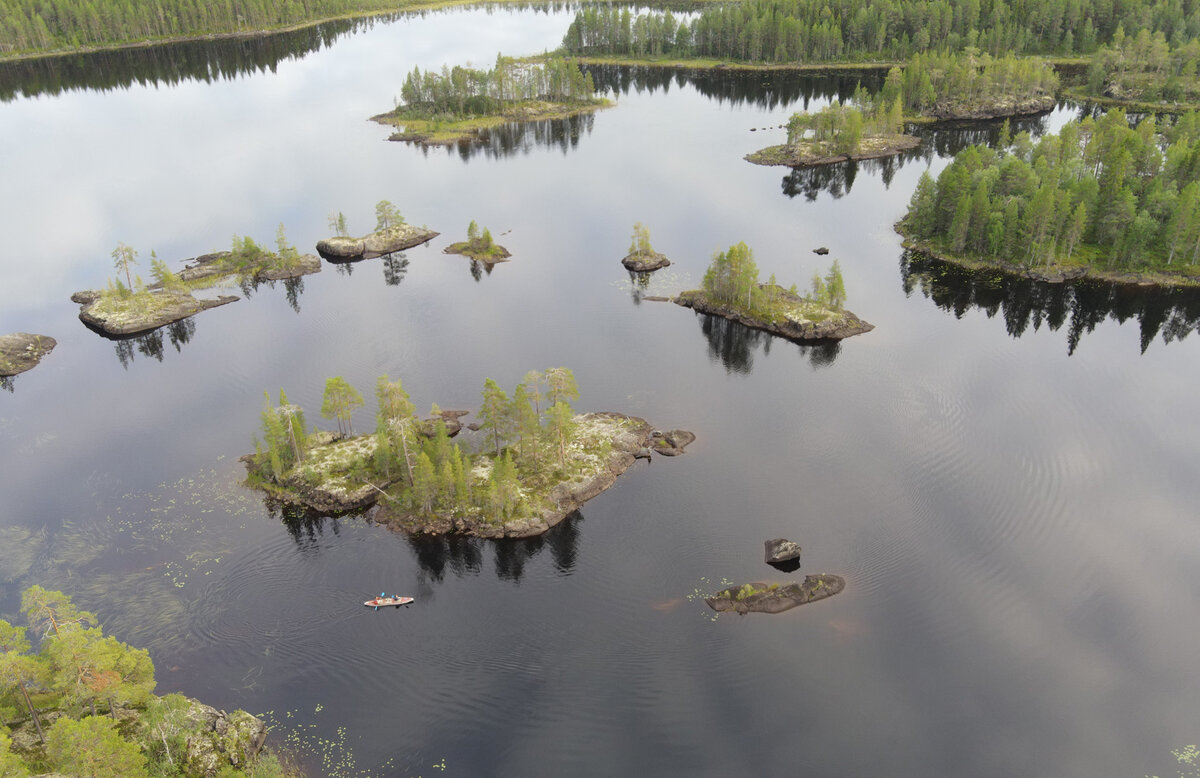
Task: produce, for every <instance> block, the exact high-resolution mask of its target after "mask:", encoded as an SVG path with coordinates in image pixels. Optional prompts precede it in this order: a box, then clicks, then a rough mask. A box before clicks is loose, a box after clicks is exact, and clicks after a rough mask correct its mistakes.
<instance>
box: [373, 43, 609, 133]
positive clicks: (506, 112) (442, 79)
mask: <svg viewBox="0 0 1200 778" xmlns="http://www.w3.org/2000/svg"><path fill="white" fill-rule="evenodd" d="M400 94H401V96H402V97H403V98H404V103H403V104H402V105H398V106H396V108H394V109H393V110H391V111H388V112H387V113H382V114H379V115H378V116H373V117H371V119H372V121H375V122H379V123H380V124H388V125H393V126H397V127H399V128H401V129H399V130H397V131H396V132H394V133H392V135H391V136H390V137H389V138H388V140H393V141H404V142H408V143H418V144H420V145H422V146H433V145H451V144H454V143H459V142H471V141H475V140H479V139H481V138H482V137H483V135H484V133H486V132H487V131H488V130H489V129H490V128H493V127H499V126H502V125H504V124H508V123H513V122H535V121H545V120H548V119H565V118H567V117H570V116H576V115H578V114H583V113H591V112H592V111H596V110H599V109H601V108H605V107H607V106H609V105H611V103H610V102H609V101H608V100H606V99H604V98H602V97H599V96H597V95H596V88H595V85H594V84H593V83H592V76H591V74H590V73H584V72H583V71H582V70H580V68H579V65H578V64H576V63H575V61H574V60H568V59H564V58H562V57H550V58H549V59H547V60H546V61H545V62H527V61H521V62H519V61H517V60H515V59H513V58H511V57H504V56H500V57H497V58H496V66H495V68H493V69H492V70H487V71H484V70H475V69H472V68H463V67H459V66H455V67H454V68H452V69H451V70H449V71H448V72H445V71H444V72H442V73H438V72H436V71H433V70H429V71H425V72H422V71H421V70H420V69H419V68H414V69H413V72H412V73H410V74H409V75H408V77H407V79H406V80H405V82H404V86H403V87H402V88H401V90H400Z"/></svg>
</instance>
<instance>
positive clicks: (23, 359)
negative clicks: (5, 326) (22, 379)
mask: <svg viewBox="0 0 1200 778" xmlns="http://www.w3.org/2000/svg"><path fill="white" fill-rule="evenodd" d="M57 345H58V341H56V340H55V339H54V338H52V337H50V336H49V335H31V334H29V333H28V332H17V333H13V334H11V335H0V378H10V377H12V376H15V375H20V374H21V373H24V372H25V371H26V370H32V369H33V368H35V367H37V364H38V363H39V362H41V361H42V357H44V356H46V355H47V354H49V353H50V352H51V351H53V350H54V347H55V346H57Z"/></svg>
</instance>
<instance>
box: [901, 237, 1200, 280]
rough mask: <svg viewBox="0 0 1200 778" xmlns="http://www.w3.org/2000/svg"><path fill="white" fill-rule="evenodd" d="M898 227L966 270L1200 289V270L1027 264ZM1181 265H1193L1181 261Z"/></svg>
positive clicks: (914, 246) (922, 248) (915, 245)
mask: <svg viewBox="0 0 1200 778" xmlns="http://www.w3.org/2000/svg"><path fill="white" fill-rule="evenodd" d="M894 227H895V230H896V232H897V233H899V234H900V236H901V237H902V238H903V240H902V241H901V243H900V245H901V246H903V247H904V248H906V249H909V250H910V251H917V252H920V253H922V254H925V255H926V256H928V257H931V258H933V259H936V260H939V261H941V262H945V263H947V264H950V265H954V266H956V267H960V268H963V269H964V270H972V271H982V270H989V271H994V272H999V273H1005V274H1007V275H1011V276H1016V277H1019V278H1028V279H1031V280H1033V281H1042V282H1044V283H1048V284H1062V283H1067V282H1069V281H1082V280H1090V281H1103V282H1105V283H1110V284H1116V285H1121V286H1139V287H1157V288H1161V289H1197V288H1200V270H1198V272H1197V273H1196V274H1195V275H1185V274H1174V273H1164V272H1161V271H1156V270H1145V271H1137V270H1116V269H1108V268H1097V267H1095V266H1093V265H1062V264H1057V263H1056V264H1042V265H1034V266H1025V265H1019V264H1013V263H1009V262H998V261H993V260H986V259H975V258H972V257H960V256H956V255H954V254H951V253H950V252H947V251H946V250H945V249H943V248H941V247H939V246H935V245H934V244H932V243H930V242H929V241H926V240H917V239H915V238H910V237H909V236H908V235H906V234H905V233H904V231H903V230H902V229H901V226H900V224H899V223H897V224H896V225H895V226H894ZM1180 267H1191V266H1190V265H1180Z"/></svg>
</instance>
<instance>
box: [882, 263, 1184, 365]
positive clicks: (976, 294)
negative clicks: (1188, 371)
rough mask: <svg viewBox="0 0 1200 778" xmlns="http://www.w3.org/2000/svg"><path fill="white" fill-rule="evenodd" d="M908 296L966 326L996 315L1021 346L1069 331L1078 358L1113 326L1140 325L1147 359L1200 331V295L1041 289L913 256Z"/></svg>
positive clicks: (1098, 286) (1087, 285)
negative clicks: (1038, 335) (969, 319)
mask: <svg viewBox="0 0 1200 778" xmlns="http://www.w3.org/2000/svg"><path fill="white" fill-rule="evenodd" d="M900 281H901V284H902V285H903V288H904V293H905V294H906V295H909V296H911V295H912V293H913V292H914V291H920V293H921V294H922V295H923V296H924V297H925V298H926V299H929V300H932V301H933V302H934V304H935V305H937V307H939V308H941V309H942V310H944V311H948V312H949V313H951V314H953V315H954V317H955V318H958V319H961V318H962V317H963V316H964V315H965V314H966V313H967V312H968V311H970V310H972V309H979V310H981V311H983V312H984V314H985V315H986V316H987V317H988V318H989V319H991V318H995V317H996V315H997V314H999V315H1000V318H1001V319H1003V321H1004V326H1005V329H1006V331H1007V332H1008V334H1009V335H1011V336H1012V337H1014V338H1019V337H1021V336H1022V335H1024V334H1025V333H1026V332H1027V331H1029V329H1030V327H1032V328H1033V331H1034V332H1037V331H1038V330H1039V329H1040V328H1041V327H1042V325H1043V324H1045V325H1046V326H1047V327H1048V328H1049V329H1050V331H1051V332H1057V331H1058V330H1059V329H1061V328H1062V327H1063V325H1064V324H1066V325H1067V353H1068V354H1074V353H1075V349H1076V348H1078V347H1079V342H1080V340H1081V339H1082V338H1083V336H1084V335H1085V334H1086V333H1089V332H1092V331H1093V330H1095V329H1096V327H1097V325H1099V324H1101V323H1103V322H1104V321H1105V320H1108V319H1111V320H1112V321H1115V322H1117V323H1122V324H1123V323H1124V322H1126V321H1129V320H1131V319H1132V320H1136V321H1137V322H1138V326H1139V328H1140V332H1141V338H1140V348H1141V351H1142V353H1143V354H1144V353H1145V352H1146V350H1147V349H1148V348H1149V347H1150V344H1151V343H1153V342H1154V339H1155V337H1157V336H1158V335H1160V334H1161V335H1162V342H1163V343H1164V344H1169V343H1173V342H1175V341H1178V340H1183V339H1184V338H1186V337H1187V336H1188V335H1189V334H1191V333H1192V332H1193V331H1194V330H1196V329H1197V328H1200V290H1196V289H1163V288H1160V287H1143V286H1137V285H1134V284H1114V283H1108V282H1104V281H1097V280H1093V279H1081V280H1077V281H1067V282H1063V283H1048V282H1045V281H1036V280H1034V279H1030V278H1024V277H1022V276H1016V275H1012V274H1009V273H1002V272H1000V271H972V270H965V269H963V268H960V267H958V266H957V265H954V264H951V263H949V262H944V261H942V260H939V259H935V258H933V257H930V256H928V255H926V254H923V253H920V252H916V251H905V252H904V253H903V254H902V255H901V257H900Z"/></svg>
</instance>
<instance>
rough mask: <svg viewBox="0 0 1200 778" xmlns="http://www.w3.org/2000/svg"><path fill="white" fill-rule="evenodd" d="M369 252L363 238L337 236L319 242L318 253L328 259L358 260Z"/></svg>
mask: <svg viewBox="0 0 1200 778" xmlns="http://www.w3.org/2000/svg"><path fill="white" fill-rule="evenodd" d="M366 250H367V246H366V242H365V241H364V240H363V239H362V238H346V237H342V236H337V237H333V238H325V239H323V240H319V241H317V253H318V254H320V255H321V256H323V257H325V258H326V259H357V258H358V257H361V256H362V255H363V254H364V253H365V252H366Z"/></svg>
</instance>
